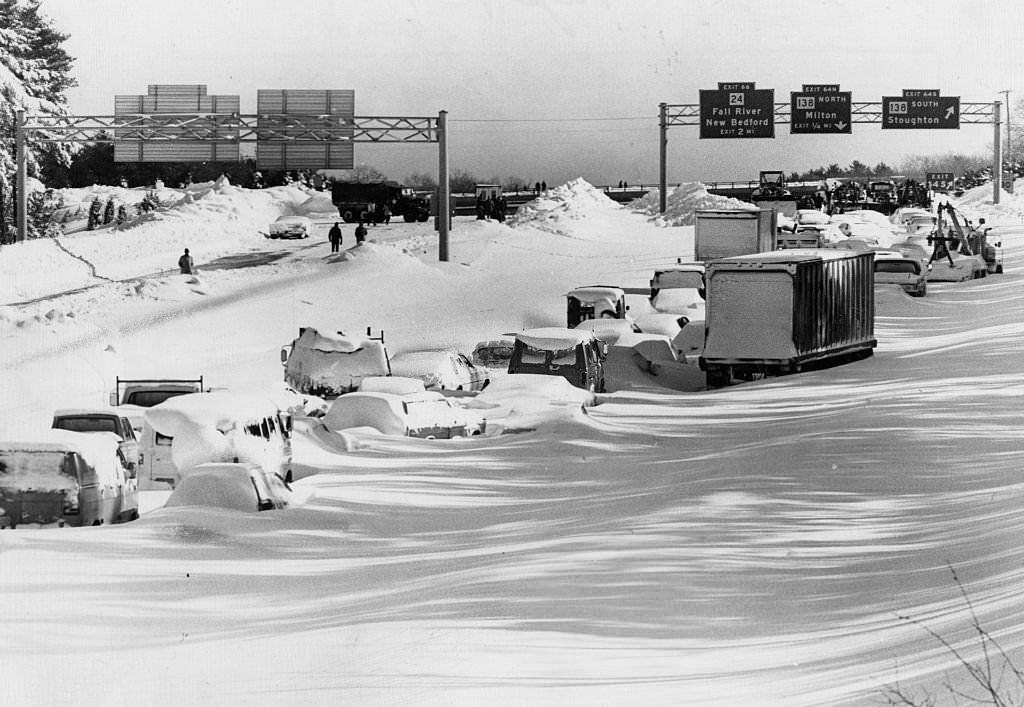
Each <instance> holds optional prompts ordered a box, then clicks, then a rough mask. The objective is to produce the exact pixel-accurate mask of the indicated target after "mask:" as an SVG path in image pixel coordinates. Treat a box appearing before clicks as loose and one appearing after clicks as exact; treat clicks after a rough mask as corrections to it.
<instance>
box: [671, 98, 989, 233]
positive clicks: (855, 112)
mask: <svg viewBox="0 0 1024 707" xmlns="http://www.w3.org/2000/svg"><path fill="white" fill-rule="evenodd" d="M1001 105H1002V104H1001V103H1000V102H999V101H993V102H991V103H961V101H960V98H959V96H942V95H940V92H939V90H938V89H910V88H905V89H903V91H902V94H901V95H900V96H883V97H882V100H881V101H874V102H865V103H855V102H854V101H853V96H852V92H850V91H841V90H840V89H839V84H803V86H802V90H800V91H794V92H792V93H790V101H789V103H774V90H773V89H758V88H756V86H755V84H754V83H753V82H749V81H738V82H732V83H729V82H721V83H719V84H718V88H717V89H701V91H700V103H698V104H693V103H681V104H669V103H660V104H659V106H658V108H659V121H658V122H659V129H660V145H659V147H660V149H659V153H660V165H659V177H660V186H661V194H660V204H659V206H660V209H661V212H662V213H664V212H665V208H666V200H667V194H666V185H667V182H668V179H667V158H668V128H669V127H670V126H673V125H697V126H699V127H700V137H701V138H711V139H715V138H724V139H730V138H774V137H775V125H776V124H786V123H788V124H789V126H790V133H791V134H794V135H801V134H803V135H810V134H814V135H817V134H843V135H849V134H851V133H852V132H853V124H854V123H875V124H881V126H882V128H883V129H890V130H891V129H897V130H899V129H903V130H907V129H922V128H923V129H959V128H960V125H961V124H969V123H973V124H990V125H992V127H993V148H992V175H993V179H992V192H993V196H992V200H993V202H994V203H996V204H998V203H999V189H1000V184H1001V183H1002V163H1003V160H1002V145H1001V131H1000V118H999V110H1000V106H1001Z"/></svg>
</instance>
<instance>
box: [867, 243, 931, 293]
mask: <svg viewBox="0 0 1024 707" xmlns="http://www.w3.org/2000/svg"><path fill="white" fill-rule="evenodd" d="M875 284H876V285H877V284H892V285H899V286H900V287H902V288H903V290H904V291H905V292H906V293H907V294H908V295H910V296H911V297H924V296H925V295H926V294H928V270H927V268H924V267H922V266H921V261H920V260H918V259H916V258H914V257H912V256H909V255H904V254H903V253H900V252H898V251H895V250H881V251H875Z"/></svg>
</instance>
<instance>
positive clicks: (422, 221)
mask: <svg viewBox="0 0 1024 707" xmlns="http://www.w3.org/2000/svg"><path fill="white" fill-rule="evenodd" d="M428 218H430V214H420V215H419V216H417V217H416V220H417V221H419V222H420V223H424V222H425V221H426V220H427V219H428Z"/></svg>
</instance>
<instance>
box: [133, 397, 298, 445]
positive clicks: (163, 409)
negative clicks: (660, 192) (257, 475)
mask: <svg viewBox="0 0 1024 707" xmlns="http://www.w3.org/2000/svg"><path fill="white" fill-rule="evenodd" d="M279 412H280V409H279V407H278V405H277V403H276V402H274V401H273V400H272V399H271V398H270V397H268V396H265V395H259V394H255V393H235V392H229V391H214V392H210V393H190V394H187V395H178V396H175V397H173V398H168V399H167V400H165V401H164V402H162V403H160V404H159V405H155V406H154V407H151V408H148V409H147V410H146V421H147V422H149V424H150V425H152V426H153V429H155V430H156V431H157V432H160V433H161V434H165V435H169V436H172V437H173V436H175V435H177V434H178V432H177V430H178V429H180V428H181V427H182V426H199V427H215V428H217V429H230V428H231V427H234V425H235V423H237V422H243V423H247V422H255V421H258V420H262V419H263V418H265V417H273V416H274V415H276V414H278V413H279Z"/></svg>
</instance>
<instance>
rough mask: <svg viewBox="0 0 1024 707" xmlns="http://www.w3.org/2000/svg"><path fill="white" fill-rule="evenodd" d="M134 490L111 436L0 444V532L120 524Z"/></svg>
mask: <svg viewBox="0 0 1024 707" xmlns="http://www.w3.org/2000/svg"><path fill="white" fill-rule="evenodd" d="M138 517H139V495H138V487H137V485H136V484H135V481H134V479H133V478H132V476H131V475H130V474H129V471H128V468H127V466H126V460H125V458H124V455H123V454H122V453H121V450H120V449H119V448H118V445H117V438H116V437H115V436H114V435H113V434H107V433H102V434H96V433H88V434H85V433H80V432H68V431H66V430H52V429H51V430H45V431H44V432H41V433H39V434H38V435H36V436H34V438H33V439H29V440H14V441H0V528H18V527H25V526H30V527H64V526H89V525H105V524H107V523H122V522H126V521H130V520H135V519H136V518H138Z"/></svg>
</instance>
